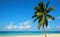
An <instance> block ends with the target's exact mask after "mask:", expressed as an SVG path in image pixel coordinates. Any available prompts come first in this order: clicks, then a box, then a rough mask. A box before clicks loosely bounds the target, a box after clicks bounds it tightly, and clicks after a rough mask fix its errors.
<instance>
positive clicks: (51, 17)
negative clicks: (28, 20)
mask: <svg viewBox="0 0 60 37" xmlns="http://www.w3.org/2000/svg"><path fill="white" fill-rule="evenodd" d="M47 17H48V18H49V19H51V20H55V19H54V17H53V16H51V15H47Z"/></svg>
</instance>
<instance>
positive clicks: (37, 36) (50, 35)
mask: <svg viewBox="0 0 60 37" xmlns="http://www.w3.org/2000/svg"><path fill="white" fill-rule="evenodd" d="M0 37H44V35H18V36H0ZM47 37H60V34H47Z"/></svg>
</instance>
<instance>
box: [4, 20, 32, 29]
mask: <svg viewBox="0 0 60 37" xmlns="http://www.w3.org/2000/svg"><path fill="white" fill-rule="evenodd" d="M31 23H32V21H31V20H28V21H25V22H23V23H19V25H14V24H13V22H10V24H9V25H8V26H6V27H5V29H7V30H16V29H18V30H24V29H25V30H26V29H30V28H31Z"/></svg>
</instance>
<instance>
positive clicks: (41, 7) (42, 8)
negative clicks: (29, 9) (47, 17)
mask: <svg viewBox="0 0 60 37" xmlns="http://www.w3.org/2000/svg"><path fill="white" fill-rule="evenodd" d="M38 6H39V7H40V9H41V11H42V12H44V7H45V4H44V3H43V2H39V3H38Z"/></svg>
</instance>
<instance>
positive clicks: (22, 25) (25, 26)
mask: <svg viewBox="0 0 60 37" xmlns="http://www.w3.org/2000/svg"><path fill="white" fill-rule="evenodd" d="M31 22H32V21H31V20H28V21H25V22H23V23H20V24H19V25H20V26H19V27H18V29H30V28H31V25H30V24H31Z"/></svg>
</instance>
